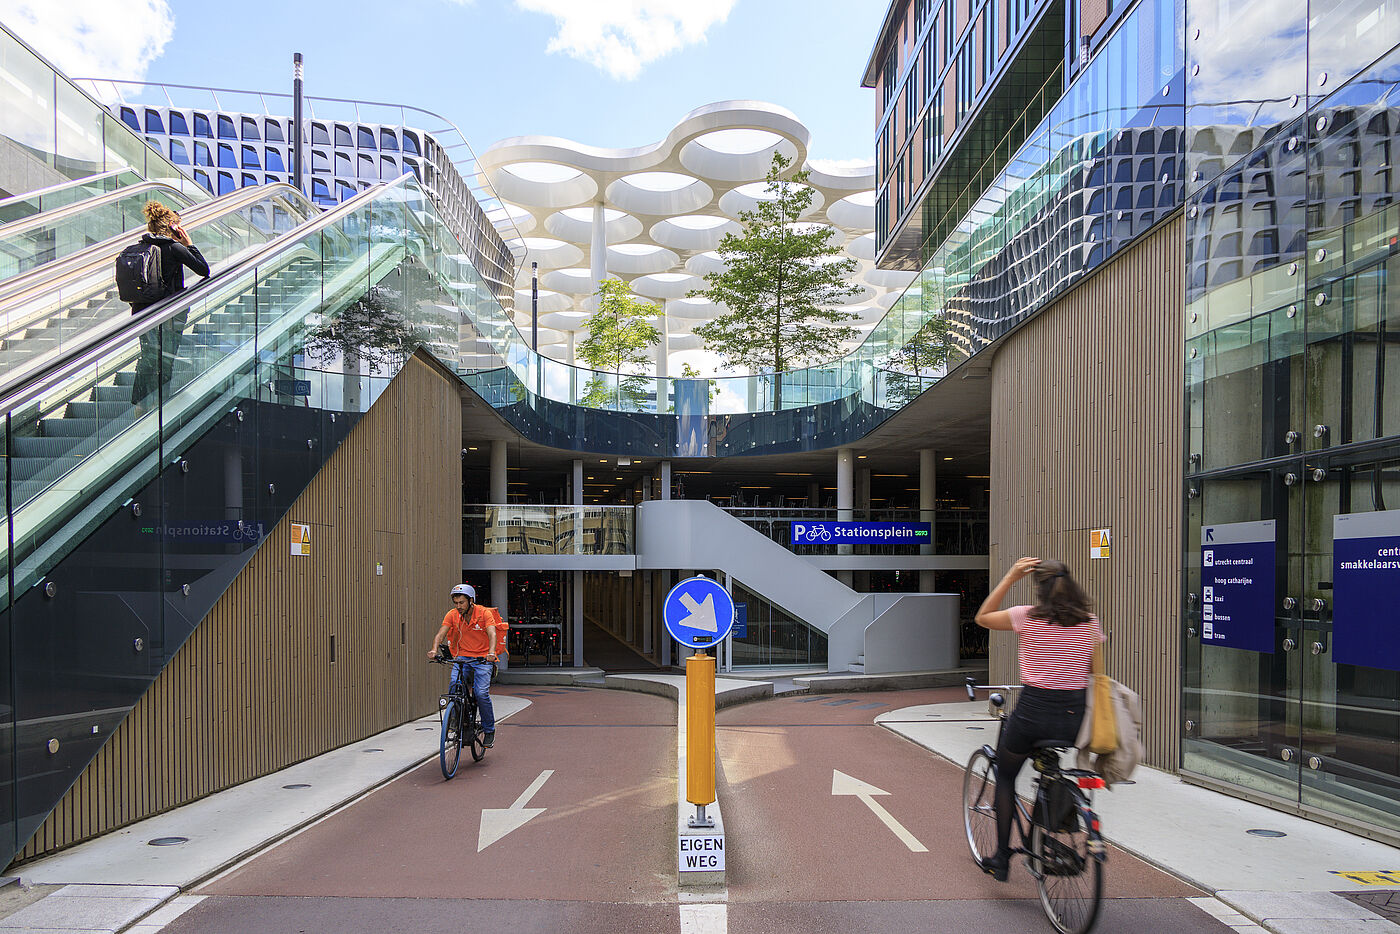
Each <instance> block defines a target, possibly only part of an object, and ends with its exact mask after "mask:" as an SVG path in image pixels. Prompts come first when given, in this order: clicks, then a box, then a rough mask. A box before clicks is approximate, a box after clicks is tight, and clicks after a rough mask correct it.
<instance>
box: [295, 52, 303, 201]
mask: <svg viewBox="0 0 1400 934" xmlns="http://www.w3.org/2000/svg"><path fill="white" fill-rule="evenodd" d="M301 78H302V67H301V53H300V52H294V53H293V54H292V179H293V181H292V184H293V185H294V186H296V189H297V191H300V192H301V193H302V194H306V186H305V185H303V184H302V181H301V172H302V163H301V149H302V135H301Z"/></svg>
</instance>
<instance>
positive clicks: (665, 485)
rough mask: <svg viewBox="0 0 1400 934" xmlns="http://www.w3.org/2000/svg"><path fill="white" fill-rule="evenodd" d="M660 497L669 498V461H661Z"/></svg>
mask: <svg viewBox="0 0 1400 934" xmlns="http://www.w3.org/2000/svg"><path fill="white" fill-rule="evenodd" d="M661 498H662V499H670V498H671V462H670V461H662V462H661Z"/></svg>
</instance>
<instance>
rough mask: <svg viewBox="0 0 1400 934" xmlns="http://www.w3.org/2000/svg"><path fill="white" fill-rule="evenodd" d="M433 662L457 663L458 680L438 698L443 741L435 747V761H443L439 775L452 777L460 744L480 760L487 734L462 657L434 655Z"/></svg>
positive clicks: (442, 663) (458, 756) (470, 674)
mask: <svg viewBox="0 0 1400 934" xmlns="http://www.w3.org/2000/svg"><path fill="white" fill-rule="evenodd" d="M432 662H433V664H435V665H458V666H460V668H459V669H458V671H457V684H456V686H455V687H449V688H448V689H447V693H446V694H444V695H442V696H441V697H439V698H438V711H439V713H440V714H441V715H442V745H441V746H440V747H439V749H438V762H439V763H440V764H441V765H442V777H443V778H444V779H451V778H452V776H454V775H456V774H457V763H458V762H459V761H460V760H461V758H462V747H463V746H464V745H465V746H468V747H469V748H470V749H471V753H472V761H473V762H480V761H481V759H482V757H483V756H485V755H486V734H485V731H483V730H482V729H481V713H480V711H478V710H477V706H476V691H475V689H473V687H472V672H471V668H469V667H468V666H467V660H466V659H463V658H441V657H439V658H435V659H433V660H432Z"/></svg>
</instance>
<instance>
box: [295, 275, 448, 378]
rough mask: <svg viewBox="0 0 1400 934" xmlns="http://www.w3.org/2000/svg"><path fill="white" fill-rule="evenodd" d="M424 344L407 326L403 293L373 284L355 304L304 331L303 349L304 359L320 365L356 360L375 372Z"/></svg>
mask: <svg viewBox="0 0 1400 934" xmlns="http://www.w3.org/2000/svg"><path fill="white" fill-rule="evenodd" d="M427 341H428V336H427V334H426V333H425V332H424V331H422V330H421V329H419V328H416V327H414V326H413V325H412V324H411V323H409V320H408V316H407V315H406V314H405V313H404V310H403V293H402V292H400V291H399V290H397V289H391V288H389V287H387V286H382V285H376V286H371V287H370V290H369V291H368V292H366V293H365V294H364V297H363V298H361V299H360V300H359V301H356V302H354V303H353V304H350V305H347V306H346V307H344V308H342V309H340V310H339V311H337V312H335V313H334V314H332V315H329V316H328V317H326V318H323V319H322V320H321V321H320V323H318V324H316V325H315V326H313V327H311V328H309V329H307V331H306V334H305V336H304V337H303V347H304V349H305V352H306V355H307V357H309V358H310V359H312V360H314V361H315V362H316V363H318V364H320V365H322V366H324V365H325V364H328V363H330V362H331V361H332V360H335V359H336V358H337V357H340V358H342V359H344V360H347V361H348V360H355V359H358V360H361V361H364V362H365V363H368V364H369V371H370V372H371V373H378V372H380V371H382V370H384V369H385V368H386V367H388V366H389V365H390V364H393V363H396V362H398V361H399V360H402V359H404V358H405V357H407V356H408V355H409V354H411V353H413V351H415V350H417V349H418V347H419V345H421V344H424V343H427Z"/></svg>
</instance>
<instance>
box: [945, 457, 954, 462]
mask: <svg viewBox="0 0 1400 934" xmlns="http://www.w3.org/2000/svg"><path fill="white" fill-rule="evenodd" d="M943 459H944V460H945V461H950V460H952V458H951V457H945V458H943Z"/></svg>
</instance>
